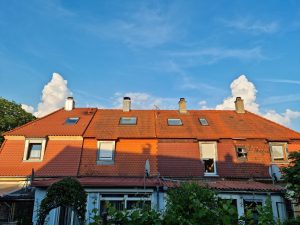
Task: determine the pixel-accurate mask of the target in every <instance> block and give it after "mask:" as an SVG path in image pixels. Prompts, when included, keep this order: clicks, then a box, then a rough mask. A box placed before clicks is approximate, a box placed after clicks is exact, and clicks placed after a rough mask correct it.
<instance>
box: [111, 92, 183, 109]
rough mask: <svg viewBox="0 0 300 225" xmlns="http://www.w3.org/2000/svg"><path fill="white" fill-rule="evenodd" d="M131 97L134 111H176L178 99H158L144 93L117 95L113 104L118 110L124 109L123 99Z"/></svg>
mask: <svg viewBox="0 0 300 225" xmlns="http://www.w3.org/2000/svg"><path fill="white" fill-rule="evenodd" d="M124 96H126V97H130V98H131V102H132V103H131V104H132V108H134V109H155V108H159V109H175V108H177V107H178V106H177V104H176V103H177V102H176V100H177V101H178V99H175V98H162V97H156V96H153V95H151V94H148V93H143V92H128V93H115V96H114V99H113V102H114V106H115V107H116V108H122V105H123V97H124Z"/></svg>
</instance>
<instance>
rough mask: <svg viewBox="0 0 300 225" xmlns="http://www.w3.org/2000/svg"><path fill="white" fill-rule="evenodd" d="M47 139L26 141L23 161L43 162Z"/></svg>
mask: <svg viewBox="0 0 300 225" xmlns="http://www.w3.org/2000/svg"><path fill="white" fill-rule="evenodd" d="M45 145H46V139H44V138H36V139H27V140H26V141H25V150H24V155H23V161H31V162H32V161H42V160H43V157H44V151H45Z"/></svg>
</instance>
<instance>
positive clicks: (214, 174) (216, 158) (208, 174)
mask: <svg viewBox="0 0 300 225" xmlns="http://www.w3.org/2000/svg"><path fill="white" fill-rule="evenodd" d="M202 144H213V145H214V147H215V158H214V172H205V168H204V176H218V172H217V171H218V170H217V161H218V150H217V142H215V141H199V150H200V157H201V158H200V159H201V160H202V161H203V165H204V160H205V159H209V158H203V157H202ZM204 166H205V165H204Z"/></svg>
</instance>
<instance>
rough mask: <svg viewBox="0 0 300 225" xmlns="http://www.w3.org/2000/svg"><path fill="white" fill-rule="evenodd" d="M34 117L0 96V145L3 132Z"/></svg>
mask: <svg viewBox="0 0 300 225" xmlns="http://www.w3.org/2000/svg"><path fill="white" fill-rule="evenodd" d="M34 119H35V117H34V116H33V115H32V114H31V113H28V112H26V111H25V110H24V109H22V107H21V105H19V104H17V103H15V102H14V101H12V102H10V101H8V100H6V99H4V98H2V97H0V146H1V144H2V142H3V139H4V138H3V136H2V134H3V133H4V132H6V131H9V130H11V129H13V128H15V127H18V126H21V125H23V124H25V123H28V122H30V121H32V120H34Z"/></svg>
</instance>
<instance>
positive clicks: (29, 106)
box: [21, 104, 34, 114]
mask: <svg viewBox="0 0 300 225" xmlns="http://www.w3.org/2000/svg"><path fill="white" fill-rule="evenodd" d="M21 107H22V109H24V110H25V111H26V112H28V113H31V114H33V113H34V108H33V107H32V106H31V105H26V104H21Z"/></svg>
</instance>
